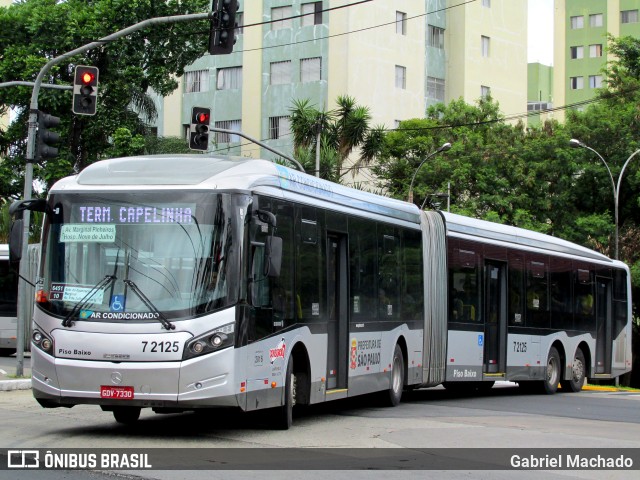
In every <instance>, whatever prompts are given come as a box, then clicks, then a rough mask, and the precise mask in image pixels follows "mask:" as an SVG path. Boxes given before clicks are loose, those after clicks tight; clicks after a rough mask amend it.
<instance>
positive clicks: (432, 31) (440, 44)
mask: <svg viewBox="0 0 640 480" xmlns="http://www.w3.org/2000/svg"><path fill="white" fill-rule="evenodd" d="M427 45H428V46H429V47H435V48H444V28H440V27H434V26H433V25H429V31H428V34H427Z"/></svg>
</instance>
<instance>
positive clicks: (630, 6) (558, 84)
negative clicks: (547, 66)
mask: <svg viewBox="0 0 640 480" xmlns="http://www.w3.org/2000/svg"><path fill="white" fill-rule="evenodd" d="M639 10H640V0H555V24H554V37H555V47H554V85H553V90H554V95H555V100H554V105H555V106H564V105H576V104H577V105H576V108H582V105H580V104H581V102H584V101H587V100H590V99H592V98H593V97H594V96H595V94H596V89H597V88H599V87H601V86H602V81H603V75H602V68H603V67H604V66H605V65H606V63H607V62H608V61H609V60H611V56H610V55H609V54H608V53H607V33H610V34H611V35H613V36H615V37H620V36H627V35H630V36H635V37H638V36H640V17H639ZM557 117H560V118H561V117H562V115H561V114H559V115H558V116H557Z"/></svg>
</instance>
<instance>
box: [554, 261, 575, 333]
mask: <svg viewBox="0 0 640 480" xmlns="http://www.w3.org/2000/svg"><path fill="white" fill-rule="evenodd" d="M550 267H551V272H550V274H549V280H550V288H549V294H550V299H551V328H553V329H557V330H571V329H573V306H572V305H571V270H572V264H571V260H567V259H562V258H554V259H553V261H552V262H550Z"/></svg>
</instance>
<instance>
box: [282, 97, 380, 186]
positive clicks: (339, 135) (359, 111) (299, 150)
mask: <svg viewBox="0 0 640 480" xmlns="http://www.w3.org/2000/svg"><path fill="white" fill-rule="evenodd" d="M292 103H293V106H292V108H291V109H290V121H291V131H292V132H293V144H294V156H296V160H298V161H299V162H300V163H301V164H302V165H303V166H304V168H305V170H306V171H307V173H311V174H315V146H316V141H317V132H318V129H320V131H321V140H320V149H321V154H320V176H321V177H322V178H325V179H330V180H332V181H336V182H337V181H340V179H341V178H342V177H343V176H344V175H345V174H346V173H347V172H346V171H344V162H345V160H346V159H347V158H348V157H349V155H351V153H352V152H353V151H354V150H355V149H357V148H359V149H360V155H359V156H358V159H357V160H356V162H355V164H354V166H353V170H354V171H357V170H358V169H359V168H361V167H362V166H363V165H367V164H368V163H369V162H371V160H373V158H374V157H375V156H376V154H377V153H378V151H379V150H380V146H381V144H382V141H383V138H384V133H383V132H384V127H383V126H375V127H371V126H370V125H369V123H370V121H371V114H370V111H369V108H368V107H364V106H360V105H357V104H356V100H355V99H354V98H353V97H350V96H346V95H344V96H339V97H338V98H337V100H336V104H337V107H336V109H335V110H333V111H330V112H324V111H320V110H317V109H316V108H315V107H314V106H313V105H311V102H310V101H309V100H307V99H305V100H294V101H293V102H292ZM311 158H313V161H311V160H310V159H311ZM332 170H333V171H332Z"/></svg>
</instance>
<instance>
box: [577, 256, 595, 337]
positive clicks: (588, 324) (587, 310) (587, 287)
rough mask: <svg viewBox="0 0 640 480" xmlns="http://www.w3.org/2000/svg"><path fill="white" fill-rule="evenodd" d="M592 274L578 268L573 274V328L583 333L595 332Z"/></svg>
mask: <svg viewBox="0 0 640 480" xmlns="http://www.w3.org/2000/svg"><path fill="white" fill-rule="evenodd" d="M593 288H594V283H593V272H591V271H589V270H587V269H586V268H578V269H577V270H576V273H575V283H574V286H573V291H574V309H575V328H576V329H577V330H581V331H585V332H595V328H596V321H595V308H594V307H595V305H594V291H593Z"/></svg>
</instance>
